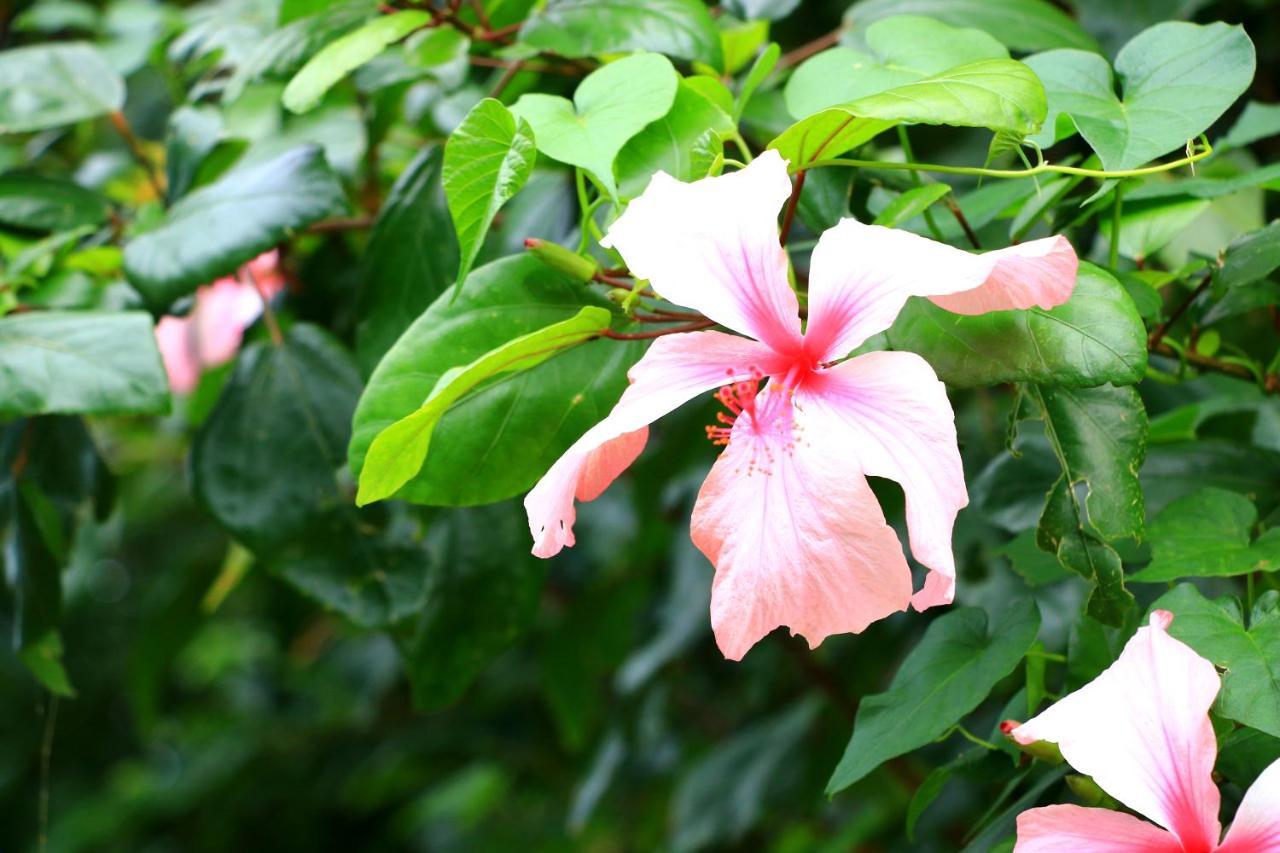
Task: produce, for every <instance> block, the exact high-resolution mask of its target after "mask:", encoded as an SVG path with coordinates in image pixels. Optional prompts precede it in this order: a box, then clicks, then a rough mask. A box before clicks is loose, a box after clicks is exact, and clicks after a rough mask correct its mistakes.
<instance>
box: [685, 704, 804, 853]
mask: <svg viewBox="0 0 1280 853" xmlns="http://www.w3.org/2000/svg"><path fill="white" fill-rule="evenodd" d="M819 707H820V706H819V704H818V703H817V701H816V700H814V699H813V698H809V699H804V700H801V701H799V702H796V703H795V704H794V705H792V706H791V707H789V708H787V709H785V710H783V711H781V712H780V713H777V714H774V715H773V716H771V717H768V718H766V719H763V720H760V721H758V722H756V723H753V724H752V725H750V726H747V727H745V728H743V729H742V730H741V731H739V732H735V733H734V735H733V737H731V738H728V739H726V740H724V741H723V742H722V743H719V744H717V745H716V746H715V747H714V748H713V749H712V750H711V751H710V752H708V753H707V754H706V755H705V756H703V757H702V758H701V759H699V761H698V762H697V763H696V764H694V765H693V766H692V767H690V768H689V771H688V772H687V773H686V774H685V775H684V776H683V777H682V778H681V779H680V782H679V783H678V784H677V785H676V789H675V792H674V793H673V794H672V798H671V849H672V850H675V851H693V850H702V849H704V848H706V847H707V846H708V845H711V844H713V843H715V842H720V843H722V844H723V843H728V842H735V841H739V840H740V839H741V838H742V837H743V836H744V835H745V834H746V833H747V831H748V830H750V829H751V828H752V827H753V826H755V824H756V823H757V822H758V821H759V820H760V819H761V818H762V817H763V816H764V814H765V813H766V811H767V809H768V808H769V806H770V804H771V802H772V801H773V800H774V799H776V797H777V795H778V792H779V789H781V788H783V786H784V785H785V783H786V780H787V774H786V773H784V772H783V771H784V768H789V767H791V766H793V763H794V762H795V760H796V754H797V752H799V751H800V749H801V745H802V741H803V740H804V737H805V735H806V734H808V732H809V730H810V729H811V728H812V727H813V723H814V720H815V718H816V717H817V716H818V710H819Z"/></svg>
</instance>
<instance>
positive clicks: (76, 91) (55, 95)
mask: <svg viewBox="0 0 1280 853" xmlns="http://www.w3.org/2000/svg"><path fill="white" fill-rule="evenodd" d="M122 106H124V81H123V80H121V79H120V75H119V74H117V73H116V72H115V71H114V70H113V69H112V68H111V66H110V65H109V64H108V63H107V60H106V57H104V56H103V55H102V54H101V53H100V52H99V51H98V49H97V48H96V47H94V46H93V45H89V44H80V43H68V44H48V45H32V46H31V47H19V48H14V49H10V50H6V51H4V52H3V53H0V134H3V133H23V132H26V131H31V130H44V129H45V128H49V127H58V126H59V125H64V124H72V123H74V122H77V121H84V120H85V119H90V118H97V117H98V116H101V115H105V114H107V113H109V112H113V111H115V110H118V109H120V108H121V107H122Z"/></svg>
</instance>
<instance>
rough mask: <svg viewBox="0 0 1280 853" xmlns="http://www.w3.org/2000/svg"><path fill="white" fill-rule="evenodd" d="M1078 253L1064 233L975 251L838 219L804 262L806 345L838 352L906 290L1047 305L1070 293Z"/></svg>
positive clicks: (948, 298) (974, 307)
mask: <svg viewBox="0 0 1280 853" xmlns="http://www.w3.org/2000/svg"><path fill="white" fill-rule="evenodd" d="M1077 265H1078V261H1077V259H1076V253H1075V250H1074V249H1073V248H1071V244H1070V243H1068V242H1067V240H1066V238H1065V237H1049V238H1045V239H1043V240H1033V241H1032V242H1030V243H1022V244H1020V245H1017V246H1010V247H1009V248H1007V249H999V250H997V251H994V252H986V253H984V254H981V255H974V254H971V253H969V252H966V251H963V250H961V249H956V248H953V247H951V246H948V245H946V244H945V243H939V242H936V241H934V240H930V239H928V238H926V237H921V236H919V235H918V234H912V233H911V232H910V231H900V230H897V229H893V228H884V227H881V226H879V225H863V224H862V223H861V222H858V221H857V220H855V219H844V220H841V222H840V224H838V225H836V226H835V227H834V228H831V229H829V230H828V231H827V232H826V233H824V234H823V235H822V237H821V238H819V240H818V245H817V247H816V248H814V250H813V259H812V261H811V263H810V267H809V323H808V326H807V328H806V330H805V348H806V350H807V351H809V352H812V353H813V354H814V355H815V356H818V357H819V360H822V361H829V360H832V359H837V358H843V357H844V356H845V355H848V353H849V352H850V351H851V350H853V349H856V348H857V347H858V345H859V344H861V343H862V342H863V341H865V340H866V339H867V338H869V337H871V336H872V335H874V334H877V333H878V332H883V331H884V330H885V329H888V328H889V327H890V326H892V325H893V321H894V320H895V319H896V318H897V316H898V313H899V312H900V311H901V310H902V306H903V305H904V304H906V301H907V299H908V297H911V296H928V297H930V298H931V299H932V300H933V302H935V303H936V304H938V305H940V306H941V307H943V308H946V309H947V310H948V311H954V312H956V313H957V314H984V313H986V312H988V311H1006V310H1010V309H1014V308H1031V307H1032V306H1039V307H1041V308H1052V307H1054V306H1055V305H1061V304H1062V303H1063V302H1066V301H1067V299H1068V298H1070V296H1071V293H1072V291H1073V290H1074V289H1075V283H1076V267H1077Z"/></svg>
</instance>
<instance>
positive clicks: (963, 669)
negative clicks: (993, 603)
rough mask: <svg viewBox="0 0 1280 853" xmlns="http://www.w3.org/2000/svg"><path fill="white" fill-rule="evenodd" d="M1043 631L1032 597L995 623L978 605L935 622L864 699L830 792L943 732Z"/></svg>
mask: <svg viewBox="0 0 1280 853" xmlns="http://www.w3.org/2000/svg"><path fill="white" fill-rule="evenodd" d="M1039 630H1040V612H1039V610H1037V609H1036V605H1035V602H1034V601H1032V600H1031V599H1029V598H1028V599H1020V600H1015V601H1014V602H1012V603H1011V604H1010V605H1009V606H1008V607H1007V608H1005V609H1004V610H1003V611H1002V612H1001V613H1000V615H999V616H997V617H996V618H995V619H993V620H991V621H990V623H989V622H988V619H987V614H986V613H985V612H984V611H982V610H980V609H978V608H975V607H962V608H958V609H955V610H952V611H950V612H948V613H946V614H945V615H943V616H940V617H939V618H938V619H936V620H934V621H933V622H932V623H931V624H930V625H929V628H928V629H927V630H926V631H925V633H924V636H923V637H922V638H921V639H920V642H919V643H918V644H917V645H916V647H915V648H914V649H912V650H911V654H909V655H907V658H906V660H904V661H903V662H902V666H900V667H899V668H898V672H897V674H896V675H895V676H894V677H893V682H892V683H891V684H890V685H889V689H888V690H887V691H886V692H884V693H877V694H875V695H874V696H867V697H866V698H864V699H863V700H862V704H861V705H860V706H859V708H858V717H857V720H856V721H855V722H854V724H853V737H852V738H851V739H850V741H849V745H848V746H847V747H846V748H845V752H844V756H843V757H842V758H841V759H840V764H839V765H838V766H837V767H836V769H835V773H833V774H832V776H831V780H830V781H829V782H828V783H827V793H829V794H834V793H836V792H837V791H842V790H844V789H845V788H847V787H849V786H850V785H852V784H853V783H854V782H857V781H858V780H859V779H862V778H863V777H864V776H866V775H867V774H868V773H870V772H871V771H872V770H875V769H876V768H877V767H879V766H880V765H881V764H883V763H884V762H886V761H888V760H889V759H890V758H895V757H897V756H899V755H902V754H904V753H907V752H910V751H912V750H913V749H918V748H920V747H922V746H924V745H925V744H928V743H930V742H932V741H934V740H936V739H937V738H939V737H941V736H942V735H943V734H944V733H946V731H947V730H948V729H950V728H951V727H952V726H954V725H955V724H956V723H958V722H960V720H961V719H962V718H963V717H964V716H965V715H966V714H968V713H969V712H970V711H972V710H973V709H974V708H976V707H978V704H979V703H981V702H982V700H983V699H986V698H987V694H988V693H990V692H991V689H992V688H993V687H995V685H996V683H997V682H999V681H1000V680H1001V679H1002V678H1004V677H1005V676H1007V675H1008V674H1009V673H1011V672H1013V669H1014V667H1016V666H1017V665H1018V662H1019V661H1021V660H1022V657H1023V655H1025V654H1026V652H1027V649H1029V648H1031V644H1032V643H1033V642H1035V639H1036V633H1037V632H1038V631H1039Z"/></svg>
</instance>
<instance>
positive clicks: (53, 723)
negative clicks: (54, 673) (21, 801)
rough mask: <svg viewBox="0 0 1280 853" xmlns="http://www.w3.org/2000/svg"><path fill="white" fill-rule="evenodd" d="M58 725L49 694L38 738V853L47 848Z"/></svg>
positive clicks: (55, 705) (52, 696)
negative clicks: (54, 742)
mask: <svg viewBox="0 0 1280 853" xmlns="http://www.w3.org/2000/svg"><path fill="white" fill-rule="evenodd" d="M57 725H58V697H57V695H56V694H53V693H51V694H49V704H48V705H46V706H45V712H44V736H43V737H42V738H41V739H40V802H39V805H38V807H37V809H38V815H37V818H36V820H37V822H38V825H39V829H38V831H37V841H36V843H37V845H38V847H39V850H40V853H44V851H45V850H47V849H49V770H50V768H51V767H52V765H53V733H54V731H55V730H56V728H57Z"/></svg>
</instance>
